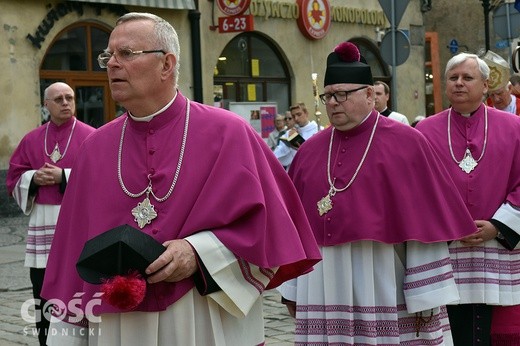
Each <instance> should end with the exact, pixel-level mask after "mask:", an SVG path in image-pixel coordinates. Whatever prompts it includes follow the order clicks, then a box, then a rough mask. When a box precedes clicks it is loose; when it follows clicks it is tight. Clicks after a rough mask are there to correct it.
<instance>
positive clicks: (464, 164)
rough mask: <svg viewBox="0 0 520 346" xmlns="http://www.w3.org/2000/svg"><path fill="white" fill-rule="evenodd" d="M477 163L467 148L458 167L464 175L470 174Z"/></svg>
mask: <svg viewBox="0 0 520 346" xmlns="http://www.w3.org/2000/svg"><path fill="white" fill-rule="evenodd" d="M477 165H478V162H477V161H475V159H474V158H473V156H472V155H471V151H469V148H466V152H465V153H464V158H463V159H462V161H460V163H459V167H460V168H461V169H462V170H463V171H464V172H466V173H468V174H469V173H470V172H471V171H472V170H474V169H475V167H477Z"/></svg>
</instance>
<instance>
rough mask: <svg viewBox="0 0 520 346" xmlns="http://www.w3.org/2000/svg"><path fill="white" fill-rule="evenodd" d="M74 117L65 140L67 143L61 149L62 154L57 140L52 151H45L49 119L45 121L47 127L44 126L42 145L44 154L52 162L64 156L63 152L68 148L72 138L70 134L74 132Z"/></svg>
mask: <svg viewBox="0 0 520 346" xmlns="http://www.w3.org/2000/svg"><path fill="white" fill-rule="evenodd" d="M76 120H77V119H76V118H74V123H73V124H72V130H70V135H69V139H68V140H67V145H66V146H65V150H63V154H62V153H60V147H59V146H58V141H56V145H55V146H54V149H53V150H52V153H50V154H49V152H48V151H47V134H48V133H49V125H50V123H51V122H50V120H49V122H48V123H47V127H46V128H45V138H44V140H43V145H44V146H45V155H47V156H48V157H50V159H51V160H52V162H54V163H56V162H58V161H59V160H61V159H63V158H64V157H65V154H66V153H67V149H69V144H70V140H71V139H72V134H73V133H74V128H75V127H76Z"/></svg>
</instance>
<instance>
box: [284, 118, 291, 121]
mask: <svg viewBox="0 0 520 346" xmlns="http://www.w3.org/2000/svg"><path fill="white" fill-rule="evenodd" d="M290 120H293V118H285V121H290Z"/></svg>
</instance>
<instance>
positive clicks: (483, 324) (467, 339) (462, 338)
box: [447, 304, 492, 346]
mask: <svg viewBox="0 0 520 346" xmlns="http://www.w3.org/2000/svg"><path fill="white" fill-rule="evenodd" d="M447 309H448V317H449V319H450V327H451V335H452V336H453V344H454V345H455V346H489V345H491V335H490V334H491V313H492V306H490V305H485V304H461V305H448V306H447Z"/></svg>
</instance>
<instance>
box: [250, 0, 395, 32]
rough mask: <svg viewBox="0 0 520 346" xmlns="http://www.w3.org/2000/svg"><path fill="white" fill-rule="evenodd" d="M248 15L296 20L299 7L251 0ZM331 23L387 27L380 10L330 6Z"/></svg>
mask: <svg viewBox="0 0 520 346" xmlns="http://www.w3.org/2000/svg"><path fill="white" fill-rule="evenodd" d="M249 13H250V14H252V15H253V16H255V17H263V18H264V19H270V18H281V19H298V18H300V7H299V5H298V4H297V3H296V2H278V1H273V0H252V1H251V6H249ZM330 14H331V22H339V23H350V24H364V25H373V26H380V27H384V26H387V25H388V22H387V20H386V16H385V14H384V12H383V11H382V10H369V9H366V8H355V7H345V6H330Z"/></svg>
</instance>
